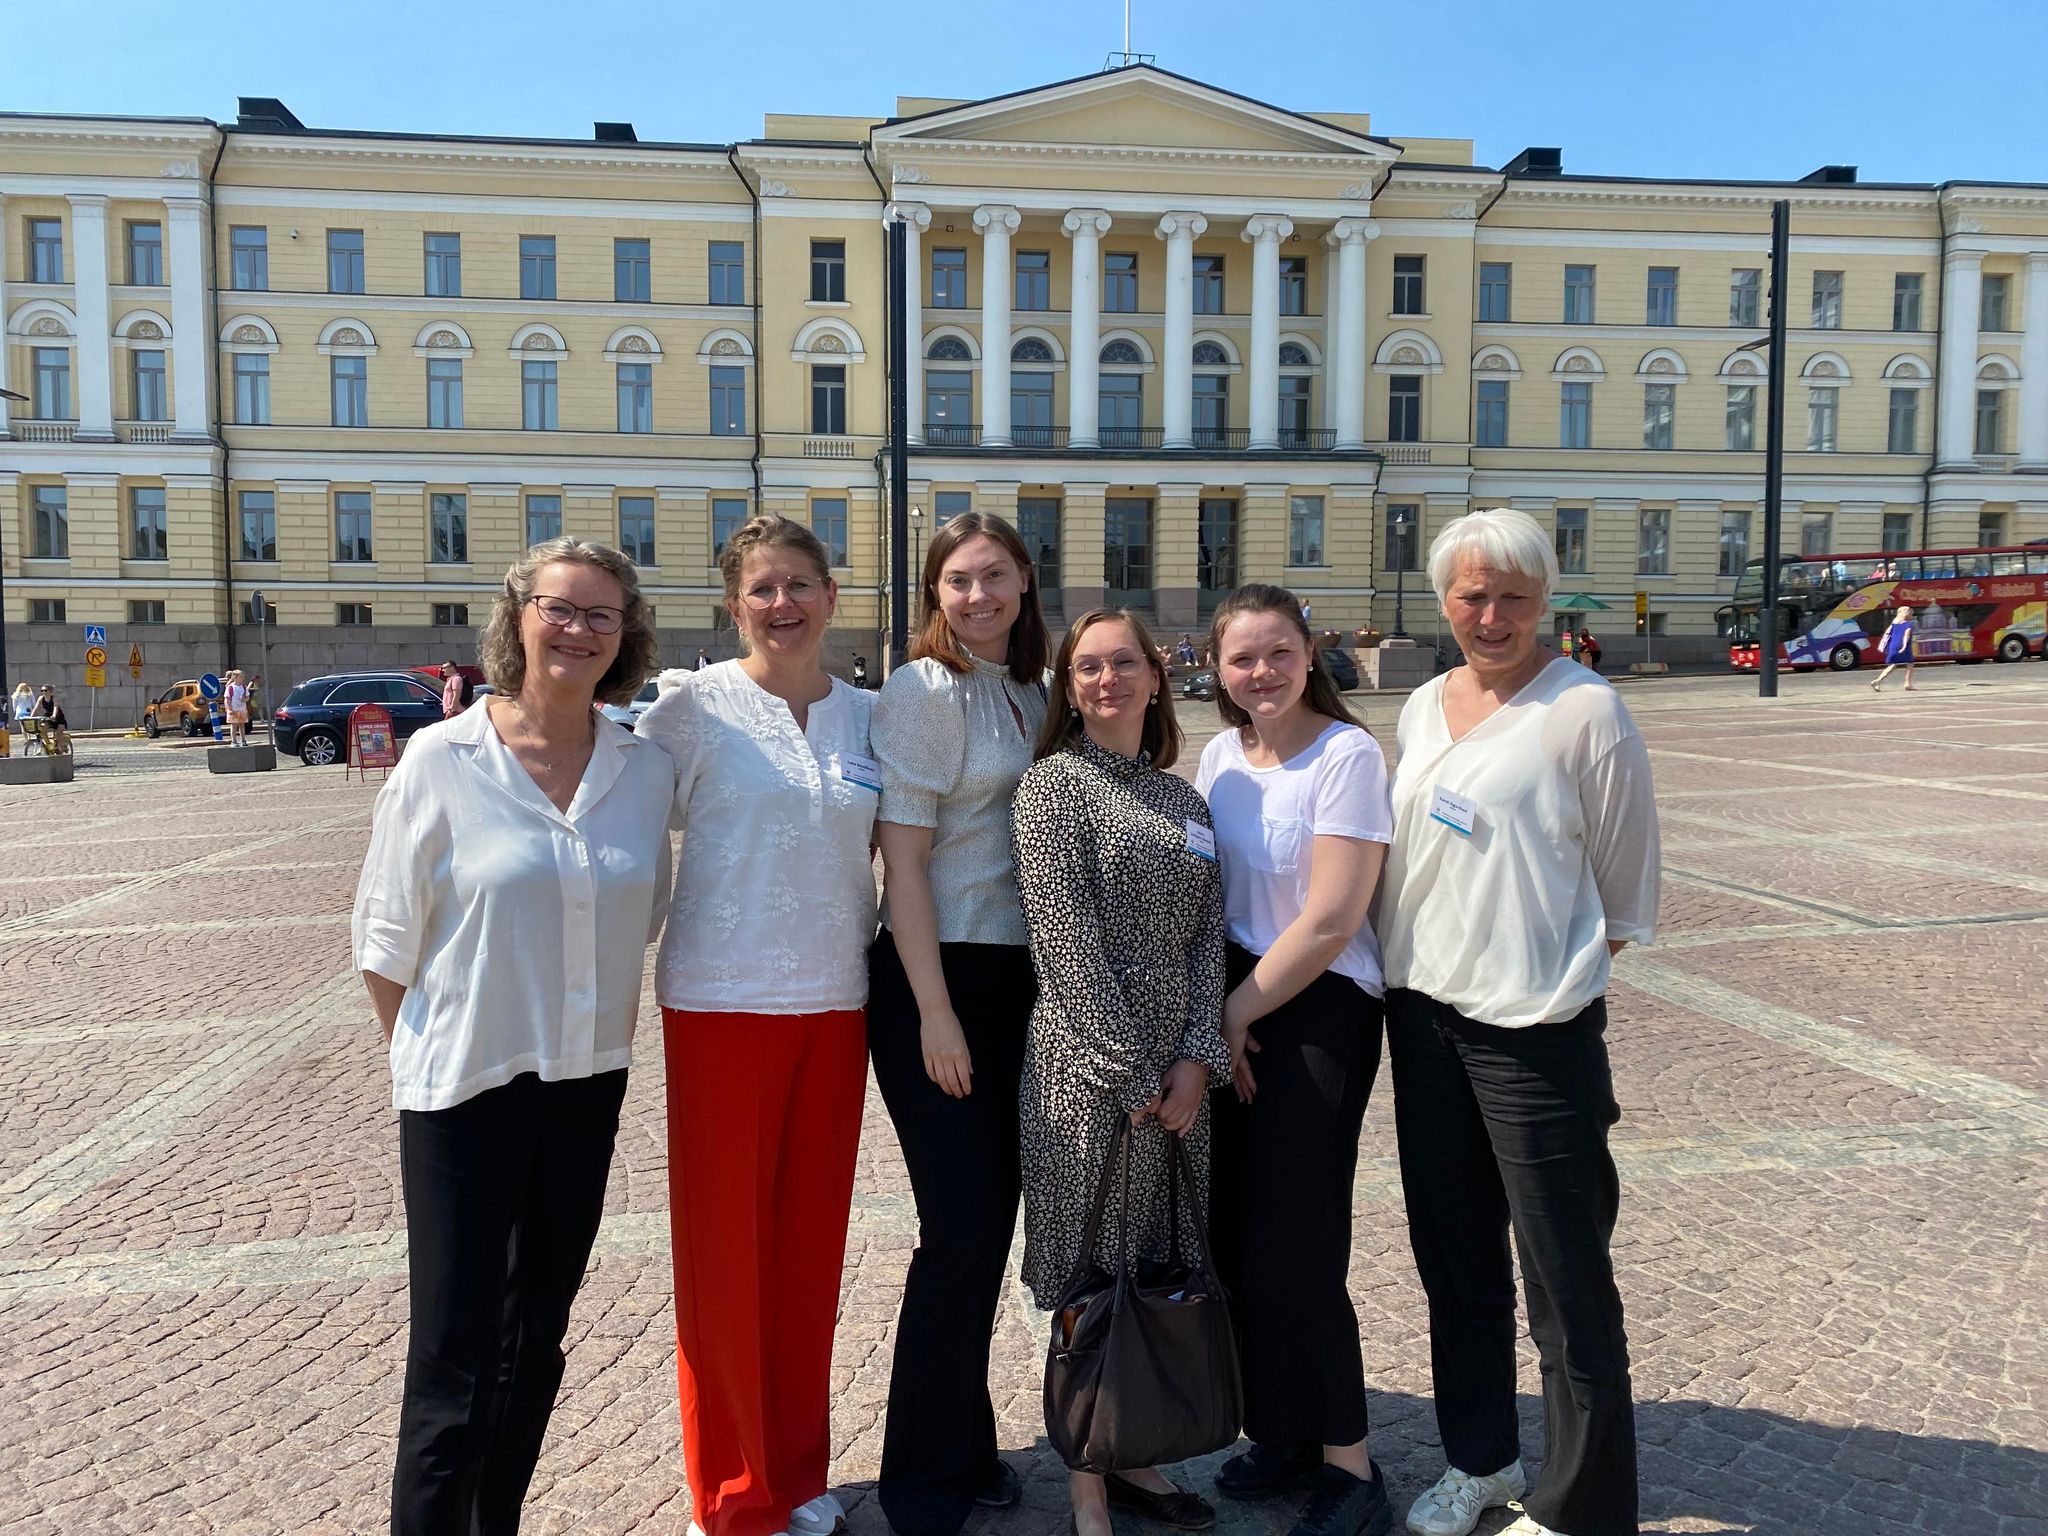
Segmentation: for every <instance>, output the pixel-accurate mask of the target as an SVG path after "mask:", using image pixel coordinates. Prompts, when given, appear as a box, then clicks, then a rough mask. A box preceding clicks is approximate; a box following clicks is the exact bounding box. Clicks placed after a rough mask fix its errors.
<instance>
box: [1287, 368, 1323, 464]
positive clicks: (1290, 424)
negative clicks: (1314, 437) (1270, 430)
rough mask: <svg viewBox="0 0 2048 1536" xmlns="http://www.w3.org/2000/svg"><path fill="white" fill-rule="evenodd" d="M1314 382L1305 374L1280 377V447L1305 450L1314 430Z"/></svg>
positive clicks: (1290, 374)
mask: <svg viewBox="0 0 2048 1536" xmlns="http://www.w3.org/2000/svg"><path fill="white" fill-rule="evenodd" d="M1314 388H1315V381H1314V380H1313V379H1311V378H1309V377H1308V376H1307V375H1305V374H1292V373H1283V374H1281V375H1280V446H1281V447H1282V448H1306V447H1308V446H1309V445H1310V441H1311V439H1310V437H1309V434H1310V433H1311V432H1312V431H1313V430H1314V423H1315V396H1314V394H1313V390H1314Z"/></svg>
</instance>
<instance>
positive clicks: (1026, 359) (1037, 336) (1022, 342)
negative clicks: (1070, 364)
mask: <svg viewBox="0 0 2048 1536" xmlns="http://www.w3.org/2000/svg"><path fill="white" fill-rule="evenodd" d="M1066 360H1067V357H1066V353H1065V351H1064V350H1063V349H1062V348H1061V347H1060V343H1059V338H1058V337H1057V336H1054V335H1052V334H1051V333H1050V332H1048V331H1037V330H1033V331H1020V332H1018V333H1017V334H1016V336H1015V337H1014V339H1013V340H1012V341H1011V342H1010V361H1011V362H1013V363H1030V364H1032V365H1034V366H1035V367H1039V368H1057V367H1059V366H1060V365H1061V364H1063V363H1065V362H1066Z"/></svg>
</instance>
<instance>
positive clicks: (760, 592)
mask: <svg viewBox="0 0 2048 1536" xmlns="http://www.w3.org/2000/svg"><path fill="white" fill-rule="evenodd" d="M778 592H780V593H782V594H783V595H784V596H785V597H787V598H788V599H789V600H790V601H791V602H792V603H802V604H805V605H806V606H808V605H809V604H811V603H815V602H816V601H817V600H818V599H819V598H820V597H822V596H823V595H824V592H825V583H823V582H822V581H819V580H818V579H817V578H816V577H815V576H792V577H791V578H790V579H789V580H788V581H764V582H761V583H759V584H758V585H755V586H751V587H749V588H747V590H746V591H744V592H742V593H741V594H740V596H741V597H743V598H745V599H746V600H747V606H748V607H749V608H754V609H759V610H761V611H764V612H765V611H766V610H767V609H770V608H773V607H774V606H775V594H776V593H778Z"/></svg>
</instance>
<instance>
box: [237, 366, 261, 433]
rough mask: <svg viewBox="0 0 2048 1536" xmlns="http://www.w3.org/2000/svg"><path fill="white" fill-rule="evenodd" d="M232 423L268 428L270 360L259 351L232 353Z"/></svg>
mask: <svg viewBox="0 0 2048 1536" xmlns="http://www.w3.org/2000/svg"><path fill="white" fill-rule="evenodd" d="M235 422H236V424H237V425H238V426H244V427H267V426H269V425H270V359H269V358H268V357H267V356H265V355H264V354H263V353H261V352H237V353H236V354H235Z"/></svg>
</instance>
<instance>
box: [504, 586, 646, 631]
mask: <svg viewBox="0 0 2048 1536" xmlns="http://www.w3.org/2000/svg"><path fill="white" fill-rule="evenodd" d="M527 601H528V602H529V603H531V604H533V611H534V612H535V613H537V614H539V615H540V617H541V622H542V623H543V624H552V625H554V627H555V628H557V629H567V628H568V627H569V625H570V624H572V623H574V622H575V620H576V617H577V615H579V614H580V615H582V618H583V627H584V628H585V629H587V630H589V631H590V632H591V633H592V634H593V635H616V634H617V633H618V632H619V626H620V625H622V624H624V623H625V622H626V610H625V609H623V608H605V607H597V608H584V607H581V606H579V605H578V604H575V603H572V602H570V601H569V600H568V599H567V598H566V597H543V596H540V595H539V594H536V595H534V596H532V597H529V598H528V599H527Z"/></svg>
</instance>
